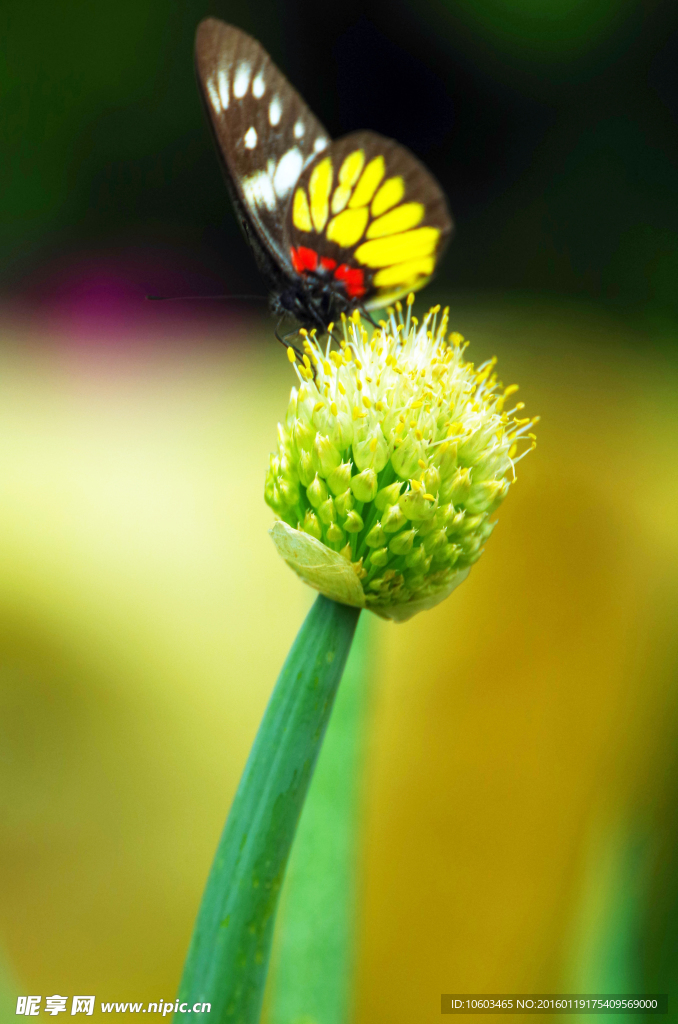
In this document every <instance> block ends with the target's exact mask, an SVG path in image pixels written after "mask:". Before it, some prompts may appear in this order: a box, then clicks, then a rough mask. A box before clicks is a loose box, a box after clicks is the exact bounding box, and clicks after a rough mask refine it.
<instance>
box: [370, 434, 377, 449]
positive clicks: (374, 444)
mask: <svg viewBox="0 0 678 1024" xmlns="http://www.w3.org/2000/svg"><path fill="white" fill-rule="evenodd" d="M376 450H377V439H376V437H373V438H372V440H371V441H370V451H371V452H376Z"/></svg>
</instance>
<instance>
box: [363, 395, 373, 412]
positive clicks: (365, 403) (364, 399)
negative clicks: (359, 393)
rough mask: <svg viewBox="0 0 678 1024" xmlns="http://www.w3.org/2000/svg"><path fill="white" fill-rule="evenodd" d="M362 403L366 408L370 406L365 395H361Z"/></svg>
mask: <svg viewBox="0 0 678 1024" xmlns="http://www.w3.org/2000/svg"><path fill="white" fill-rule="evenodd" d="M363 405H364V406H365V408H366V409H369V408H371V406H372V403H371V402H370V400H369V398H368V397H367V395H363Z"/></svg>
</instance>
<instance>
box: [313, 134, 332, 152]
mask: <svg viewBox="0 0 678 1024" xmlns="http://www.w3.org/2000/svg"><path fill="white" fill-rule="evenodd" d="M329 141H330V140H329V139H326V138H325V136H324V135H319V136H318V138H317V139H316V140H315V142H314V143H313V149H314V151H315V152H316V153H320V151H321V150H323V149H327V146H328V144H329Z"/></svg>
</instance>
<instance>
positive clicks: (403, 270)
mask: <svg viewBox="0 0 678 1024" xmlns="http://www.w3.org/2000/svg"><path fill="white" fill-rule="evenodd" d="M434 264H435V260H434V259H433V256H424V258H423V259H421V260H409V261H408V262H407V263H396V264H395V266H393V267H386V268H385V269H384V270H378V271H377V273H376V274H375V275H374V278H373V284H374V285H375V286H376V287H377V288H392V287H393V285H403V286H405V285H408V286H409V285H410V284H411V283H413V282H414V281H415V280H416V278H418V277H420V276H421V275H422V274H423V275H425V276H426V277H430V275H431V274H432V273H433V267H434Z"/></svg>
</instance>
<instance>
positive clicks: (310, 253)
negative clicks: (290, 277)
mask: <svg viewBox="0 0 678 1024" xmlns="http://www.w3.org/2000/svg"><path fill="white" fill-rule="evenodd" d="M290 256H291V258H292V266H293V267H294V269H295V270H296V272H297V274H306V273H308V272H309V271H316V272H317V271H318V269H321V270H326V271H328V273H329V272H331V271H334V279H335V281H340V282H341V283H342V284H343V286H344V288H345V289H346V294H347V295H348V297H349V298H350V299H359V298H360V297H361V296H362V295H364V294H365V293H366V291H367V288H366V287H365V275H364V273H363V271H362V270H361V269H360V268H359V267H350V266H349V265H348V263H342V264H341V266H339V267H337V261H336V260H333V259H332V258H331V257H330V256H321V257H320V258H318V253H317V252H316V251H315V250H314V249H309V248H308V246H306V245H298V246H297V248H296V249H295V248H294V246H292V247H291V249H290ZM335 268H336V269H335Z"/></svg>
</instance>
